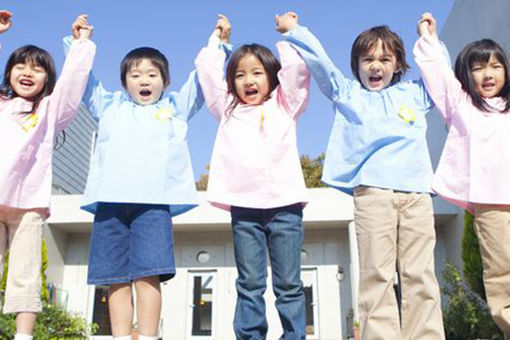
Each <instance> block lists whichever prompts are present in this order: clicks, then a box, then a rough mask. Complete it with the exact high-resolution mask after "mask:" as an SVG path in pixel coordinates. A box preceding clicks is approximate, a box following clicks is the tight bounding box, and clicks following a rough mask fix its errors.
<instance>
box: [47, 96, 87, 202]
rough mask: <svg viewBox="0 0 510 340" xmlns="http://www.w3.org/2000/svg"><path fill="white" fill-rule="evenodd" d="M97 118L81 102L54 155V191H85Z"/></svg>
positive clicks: (72, 192) (68, 192) (60, 136)
mask: <svg viewBox="0 0 510 340" xmlns="http://www.w3.org/2000/svg"><path fill="white" fill-rule="evenodd" d="M96 129H97V124H96V122H95V121H94V120H93V119H92V118H91V117H90V115H89V114H88V113H87V111H86V110H85V109H84V108H83V106H80V110H79V112H78V116H77V117H76V119H75V120H73V122H72V123H71V124H70V125H69V126H68V127H67V128H66V129H65V142H64V143H63V144H61V143H62V141H63V134H62V133H61V134H60V135H59V136H58V138H57V146H56V149H55V152H54V156H53V188H52V192H53V194H81V193H83V190H84V189H85V184H86V182H87V174H88V171H89V161H90V154H91V147H92V140H93V134H94V131H95V130H96Z"/></svg>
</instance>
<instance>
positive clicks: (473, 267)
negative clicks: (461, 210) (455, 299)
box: [462, 211, 487, 301]
mask: <svg viewBox="0 0 510 340" xmlns="http://www.w3.org/2000/svg"><path fill="white" fill-rule="evenodd" d="M473 221H474V217H473V215H471V214H470V213H469V212H467V211H466V212H465V214H464V230H463V231H462V273H463V275H464V278H465V279H466V282H467V283H468V285H469V287H470V288H471V290H473V291H474V292H475V293H476V294H478V295H479V296H480V297H481V298H482V299H484V300H485V301H487V298H486V297H485V288H484V286H483V266H482V256H481V255H480V246H479V245H478V238H477V237H476V232H475V227H474V223H473Z"/></svg>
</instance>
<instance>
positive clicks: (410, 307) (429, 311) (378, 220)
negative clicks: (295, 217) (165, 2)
mask: <svg viewBox="0 0 510 340" xmlns="http://www.w3.org/2000/svg"><path fill="white" fill-rule="evenodd" d="M290 14H291V15H294V16H295V17H296V25H295V26H294V27H293V28H292V29H291V30H289V31H287V32H285V33H284V37H285V39H286V40H287V41H289V42H290V43H291V44H292V45H293V47H294V48H296V49H297V50H298V52H299V53H300V54H301V56H302V57H303V59H304V60H305V62H306V64H307V65H308V68H309V69H310V72H311V73H312V75H313V77H314V78H315V80H316V81H317V83H318V85H319V87H320V89H321V91H322V92H323V93H324V94H325V95H326V96H327V97H328V98H329V99H330V100H331V101H332V102H333V108H334V111H335V121H334V125H333V129H332V131H331V136H330V140H329V145H328V149H327V152H326V159H325V164H324V173H323V176H322V179H323V181H324V182H326V183H327V184H329V185H330V186H332V187H335V188H337V189H339V190H342V191H344V192H346V193H348V194H351V195H354V205H355V212H354V215H355V223H356V234H357V241H358V247H359V259H360V261H359V262H360V287H359V292H360V296H359V308H360V324H361V338H362V339H370V340H374V339H444V331H443V324H442V316H441V308H440V297H439V286H438V283H437V279H436V277H435V274H434V245H435V231H434V218H433V211H432V202H431V197H430V190H431V189H430V186H431V180H432V166H431V162H430V157H429V152H428V148H427V141H426V129H427V123H426V121H425V114H426V113H427V112H428V111H429V110H430V109H431V108H432V106H433V103H432V101H431V99H430V98H429V96H428V95H427V92H426V91H425V88H424V86H423V84H422V82H421V81H402V80H401V77H402V76H403V74H404V73H405V71H406V69H408V65H407V63H406V61H405V50H404V46H403V43H402V41H401V39H400V38H399V37H398V35H396V34H395V33H394V32H392V31H391V30H389V28H388V27H386V26H379V27H373V28H371V29H368V30H366V31H365V32H363V33H362V34H360V35H359V36H358V37H357V39H356V41H355V42H354V44H353V47H352V51H351V68H352V71H353V74H354V75H355V77H356V79H355V80H351V79H347V78H345V77H344V75H343V74H342V73H341V72H340V70H338V69H337V68H336V67H335V66H334V65H333V62H332V61H331V60H330V59H329V57H328V55H327V54H326V52H325V51H324V48H323V47H322V46H321V44H320V42H319V41H318V40H317V38H316V37H315V36H313V35H312V33H310V31H308V29H307V28H305V27H302V26H299V25H297V15H296V14H295V13H290ZM395 269H397V271H398V273H399V275H400V288H401V292H402V298H401V306H400V312H401V319H399V310H398V309H399V306H398V304H397V298H396V296H395V290H394V288H393V278H394V274H395Z"/></svg>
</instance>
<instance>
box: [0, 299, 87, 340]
mask: <svg viewBox="0 0 510 340" xmlns="http://www.w3.org/2000/svg"><path fill="white" fill-rule="evenodd" d="M96 329H97V326H96V325H87V323H86V321H85V319H83V318H82V317H81V316H79V315H74V314H70V313H67V312H65V311H64V310H62V309H60V308H58V307H55V306H53V305H49V304H47V305H45V306H44V307H43V311H42V312H41V313H39V314H38V315H37V320H36V323H35V330H34V339H37V340H50V339H51V340H55V339H66V340H71V339H87V338H88V336H90V335H91V334H94V333H95V332H96ZM0 330H1V331H0V340H4V339H5V340H6V339H14V334H15V333H16V315H15V314H0Z"/></svg>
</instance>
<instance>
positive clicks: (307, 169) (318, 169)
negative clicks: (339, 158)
mask: <svg viewBox="0 0 510 340" xmlns="http://www.w3.org/2000/svg"><path fill="white" fill-rule="evenodd" d="M324 158H325V155H324V153H321V154H320V155H319V156H317V158H310V157H309V156H308V155H302V156H301V157H300V158H299V160H300V161H301V169H302V170H303V176H304V177H305V184H306V187H307V188H322V187H325V186H326V185H325V184H324V183H323V182H322V181H321V178H322V168H323V167H324Z"/></svg>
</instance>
